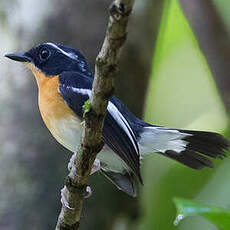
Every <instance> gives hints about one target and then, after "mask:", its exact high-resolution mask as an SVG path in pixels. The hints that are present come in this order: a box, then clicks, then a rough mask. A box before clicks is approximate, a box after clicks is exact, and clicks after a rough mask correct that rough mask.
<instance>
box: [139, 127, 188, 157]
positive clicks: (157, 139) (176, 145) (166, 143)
mask: <svg viewBox="0 0 230 230" xmlns="http://www.w3.org/2000/svg"><path fill="white" fill-rule="evenodd" d="M186 136H191V134H187V133H181V132H180V131H178V130H173V129H168V128H165V127H145V128H144V131H143V133H142V134H141V137H140V141H139V143H138V144H139V147H140V153H141V155H145V154H149V153H153V152H161V153H165V152H166V151H167V150H173V151H175V152H177V153H180V152H182V151H184V150H185V149H186V146H187V144H188V142H187V141H185V140H183V138H185V137H186Z"/></svg>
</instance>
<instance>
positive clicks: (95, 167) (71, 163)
mask: <svg viewBox="0 0 230 230" xmlns="http://www.w3.org/2000/svg"><path fill="white" fill-rule="evenodd" d="M76 155H77V152H75V153H74V154H73V155H72V156H71V158H70V160H69V163H68V170H69V171H71V170H72V168H73V169H74V170H73V172H74V175H75V176H76V175H77V172H76V169H75V164H74V159H75V158H76ZM100 169H101V161H100V160H99V159H98V158H96V159H95V161H94V163H93V167H92V169H91V172H90V175H92V174H94V173H95V172H97V171H99V170H100Z"/></svg>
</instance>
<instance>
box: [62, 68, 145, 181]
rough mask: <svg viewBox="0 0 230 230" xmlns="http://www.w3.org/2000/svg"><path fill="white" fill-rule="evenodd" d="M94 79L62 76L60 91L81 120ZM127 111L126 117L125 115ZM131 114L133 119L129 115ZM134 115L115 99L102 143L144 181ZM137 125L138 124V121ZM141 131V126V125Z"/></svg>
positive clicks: (111, 105) (108, 112)
mask: <svg viewBox="0 0 230 230" xmlns="http://www.w3.org/2000/svg"><path fill="white" fill-rule="evenodd" d="M92 81H93V78H89V77H87V76H85V75H83V74H82V73H79V72H64V73H62V74H60V76H59V82H60V85H59V91H60V93H61V95H62V97H63V99H64V100H65V102H66V103H67V105H68V106H69V107H70V108H71V109H72V110H73V111H74V112H75V114H76V115H77V116H78V117H79V118H81V119H82V116H83V108H82V106H83V104H84V102H85V101H86V100H88V99H89V96H90V95H91V89H92ZM122 111H124V115H123V114H122ZM128 114H129V115H130V116H129V117H130V120H129V119H128V118H127V115H128ZM135 119H137V118H136V117H135V116H134V115H132V114H131V113H130V112H129V111H128V109H127V108H126V107H125V106H124V105H123V104H122V103H121V102H120V101H119V100H118V99H117V98H115V97H112V98H111V100H110V101H109V104H108V108H107V114H106V117H105V122H104V127H103V134H102V135H103V141H104V142H105V143H106V144H107V145H108V146H109V147H110V148H111V149H112V150H113V151H114V152H115V153H116V154H118V156H119V157H120V158H121V159H122V160H123V161H124V162H125V163H126V164H127V165H128V166H129V167H130V168H131V170H132V171H133V172H134V173H135V175H136V176H137V177H138V178H139V180H140V181H141V182H142V179H141V175H140V159H139V149H138V144H137V138H138V135H137V132H135V131H134V130H133V128H132V125H134V124H136V122H135ZM137 124H138V122H137ZM140 128H141V125H140Z"/></svg>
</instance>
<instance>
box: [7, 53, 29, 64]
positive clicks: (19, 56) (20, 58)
mask: <svg viewBox="0 0 230 230" xmlns="http://www.w3.org/2000/svg"><path fill="white" fill-rule="evenodd" d="M5 57H7V58H9V59H12V60H14V61H19V62H31V61H32V59H31V58H30V57H29V56H28V55H26V53H14V54H6V55H5Z"/></svg>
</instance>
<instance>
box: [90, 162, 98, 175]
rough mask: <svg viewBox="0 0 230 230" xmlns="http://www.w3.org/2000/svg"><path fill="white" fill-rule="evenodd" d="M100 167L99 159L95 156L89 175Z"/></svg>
mask: <svg viewBox="0 0 230 230" xmlns="http://www.w3.org/2000/svg"><path fill="white" fill-rule="evenodd" d="M100 169H101V161H100V160H99V159H98V158H96V159H95V161H94V163H93V167H92V169H91V172H90V175H92V174H94V173H95V172H97V171H99V170H100Z"/></svg>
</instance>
